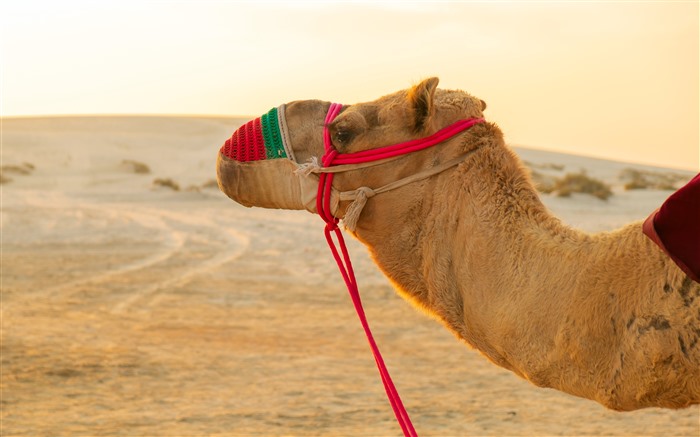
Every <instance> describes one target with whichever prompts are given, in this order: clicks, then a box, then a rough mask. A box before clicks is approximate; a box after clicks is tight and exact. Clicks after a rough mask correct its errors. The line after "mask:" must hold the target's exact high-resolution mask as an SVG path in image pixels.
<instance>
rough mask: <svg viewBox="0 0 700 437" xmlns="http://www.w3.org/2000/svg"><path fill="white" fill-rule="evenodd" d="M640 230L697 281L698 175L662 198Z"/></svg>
mask: <svg viewBox="0 0 700 437" xmlns="http://www.w3.org/2000/svg"><path fill="white" fill-rule="evenodd" d="M642 229H643V231H644V234H646V235H647V236H648V237H649V238H651V240H652V241H653V242H654V243H656V244H657V245H659V247H661V249H663V251H664V252H666V254H667V255H668V256H669V257H671V259H672V260H673V261H674V262H675V263H676V264H677V265H678V267H680V268H681V270H683V271H684V272H685V273H686V274H687V275H688V276H689V277H690V278H691V279H692V280H694V281H695V282H700V173H698V174H697V175H696V176H695V177H694V178H693V179H692V180H691V181H690V182H688V183H687V184H686V185H685V186H683V187H682V188H680V189H679V190H678V191H676V192H675V193H673V194H672V195H671V196H670V197H669V198H668V199H666V201H665V202H664V203H663V204H662V205H661V207H660V208H659V209H657V210H656V211H654V212H653V213H652V214H651V215H650V216H649V217H648V218H647V219H646V221H645V222H644V226H643V228H642Z"/></svg>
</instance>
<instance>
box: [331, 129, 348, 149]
mask: <svg viewBox="0 0 700 437" xmlns="http://www.w3.org/2000/svg"><path fill="white" fill-rule="evenodd" d="M352 137H353V134H352V132H351V131H349V130H338V131H336V132H335V134H333V142H334V143H336V144H339V145H347V144H348V143H349V142H350V140H352Z"/></svg>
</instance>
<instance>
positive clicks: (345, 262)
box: [316, 103, 418, 437]
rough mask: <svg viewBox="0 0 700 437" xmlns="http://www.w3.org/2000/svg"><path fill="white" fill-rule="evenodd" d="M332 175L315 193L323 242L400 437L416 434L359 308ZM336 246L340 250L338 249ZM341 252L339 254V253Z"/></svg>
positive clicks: (329, 157)
mask: <svg viewBox="0 0 700 437" xmlns="http://www.w3.org/2000/svg"><path fill="white" fill-rule="evenodd" d="M342 107H343V106H342V105H340V104H337V103H333V104H331V107H330V109H329V110H328V114H326V120H325V127H324V130H323V144H324V148H325V154H324V155H323V158H322V162H323V166H324V167H329V166H331V165H333V164H335V162H334V160H335V159H336V157H337V156H338V152H337V151H336V150H335V149H334V148H333V145H332V143H331V139H330V132H329V131H328V124H330V123H331V122H332V121H333V119H334V118H335V117H336V116H337V115H338V113H340V110H341V109H342ZM333 176H334V175H333V174H332V173H321V174H320V175H319V183H318V195H317V196H316V210H317V211H318V214H319V215H320V216H321V218H322V219H323V220H324V221H325V222H326V228H325V230H324V234H325V236H326V241H327V242H328V247H329V248H330V249H331V253H332V254H333V258H334V259H335V262H336V264H338V269H339V270H340V274H341V275H342V276H343V281H345V285H346V286H347V288H348V292H349V293H350V298H351V299H352V303H353V305H354V306H355V311H356V312H357V316H358V317H359V319H360V323H361V324H362V328H363V329H364V331H365V335H366V336H367V341H368V342H369V345H370V348H371V349H372V355H374V361H375V362H376V363H377V368H378V369H379V374H380V375H381V377H382V382H383V383H384V390H385V391H386V395H387V397H388V398H389V402H390V403H391V408H392V409H393V410H394V415H395V416H396V420H397V421H398V422H399V425H400V426H401V430H402V431H403V434H404V436H406V437H417V436H418V434H417V433H416V430H415V428H414V427H413V424H412V423H411V418H410V417H409V416H408V412H407V411H406V408H405V407H404V406H403V402H401V397H400V396H399V392H398V391H397V390H396V386H395V385H394V382H393V381H392V380H391V376H390V375H389V370H388V369H387V368H386V364H385V363H384V359H383V358H382V354H381V352H380V351H379V347H378V346H377V343H376V342H375V340H374V336H373V335H372V331H371V329H370V327H369V323H368V321H367V316H366V315H365V311H364V308H363V307H362V300H361V299H360V292H359V289H358V287H357V279H356V278H355V272H354V271H353V268H352V263H351V261H350V254H349V253H348V249H347V246H346V245H345V240H344V239H343V234H342V232H341V231H340V229H339V228H338V221H339V220H338V219H337V218H336V217H334V216H333V214H332V213H331V187H332V184H333ZM332 233H335V236H336V239H337V240H338V245H337V246H336V243H335V241H334V240H333V235H332ZM338 247H340V252H339V251H338ZM341 254H342V256H341Z"/></svg>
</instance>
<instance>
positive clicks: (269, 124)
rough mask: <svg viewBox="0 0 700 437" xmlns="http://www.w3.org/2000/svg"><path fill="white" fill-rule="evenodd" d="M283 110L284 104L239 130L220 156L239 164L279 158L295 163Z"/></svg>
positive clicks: (223, 147) (224, 146)
mask: <svg viewBox="0 0 700 437" xmlns="http://www.w3.org/2000/svg"><path fill="white" fill-rule="evenodd" d="M284 108H285V105H281V106H279V107H277V108H272V109H270V110H269V111H268V112H267V113H266V114H264V115H263V116H261V117H258V118H256V119H255V120H251V121H249V122H247V123H245V124H244V125H242V126H241V127H239V128H238V129H236V131H235V132H234V133H233V135H231V138H229V139H228V140H226V142H225V143H224V145H223V146H222V147H221V153H222V154H223V155H225V156H227V157H229V158H231V159H233V160H234V161H238V162H250V161H262V160H265V159H277V158H289V159H292V160H294V153H293V151H292V148H291V147H290V145H289V135H288V132H287V123H286V120H285V117H284Z"/></svg>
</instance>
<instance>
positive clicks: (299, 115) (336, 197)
mask: <svg viewBox="0 0 700 437" xmlns="http://www.w3.org/2000/svg"><path fill="white" fill-rule="evenodd" d="M437 85H438V79H437V78H430V79H426V80H424V81H422V82H421V83H419V84H418V85H416V86H414V87H412V88H409V89H406V90H402V91H398V92H395V93H393V94H389V95H386V96H384V97H381V98H379V99H377V100H374V101H371V102H366V103H358V104H354V105H343V106H342V109H341V111H340V113H339V115H338V116H337V117H336V118H335V119H334V120H333V121H332V122H331V123H329V125H328V132H329V134H330V140H331V143H332V147H333V148H334V149H335V150H337V151H338V153H342V154H347V153H355V152H360V151H365V150H370V149H375V148H379V147H383V146H388V145H392V144H397V143H402V142H406V141H410V140H414V139H418V138H423V137H426V136H429V135H431V134H434V133H435V132H437V131H438V130H440V129H442V128H444V127H446V126H449V125H450V124H452V123H454V122H456V121H458V120H463V119H468V118H479V117H482V111H483V110H484V109H485V107H486V104H485V103H484V102H483V101H482V100H479V99H477V98H475V97H472V96H470V95H469V94H467V93H465V92H463V91H452V90H441V89H437ZM330 107H331V103H330V102H324V101H320V100H303V101H294V102H291V103H287V104H283V105H281V106H279V107H276V108H273V109H272V110H270V111H269V112H268V113H266V114H265V115H263V116H261V117H259V118H256V119H254V120H252V121H249V122H247V123H245V124H244V125H242V126H241V127H240V128H238V129H237V130H236V131H235V132H234V134H233V135H232V136H231V138H229V139H228V140H227V141H226V142H225V144H224V145H223V146H222V147H221V149H220V151H219V155H218V161H217V176H218V181H219V187H220V188H221V190H222V191H223V192H224V193H225V194H226V195H227V196H229V197H230V198H231V199H233V200H235V201H236V202H238V203H240V204H242V205H245V206H248V207H250V206H258V207H264V208H280V209H292V210H304V209H305V210H308V211H310V212H316V193H317V186H318V181H319V177H318V175H317V174H314V173H313V172H309V171H304V170H305V168H308V166H309V165H311V164H309V163H313V162H316V163H318V162H319V160H320V159H321V157H322V156H323V155H324V141H323V136H324V126H325V121H324V120H325V119H326V114H327V113H328V111H329V108H330ZM447 143H449V144H440V145H438V146H437V147H433V148H431V149H430V150H425V151H421V152H418V153H415V154H412V155H410V156H406V157H402V158H401V159H396V160H391V162H386V163H381V164H380V165H373V166H371V167H368V168H362V169H357V170H352V171H347V172H343V173H338V174H336V175H335V178H334V181H333V195H332V213H333V215H334V216H335V217H337V218H339V219H342V218H343V217H344V215H345V213H346V210H347V208H348V205H349V204H350V202H349V201H347V200H344V199H343V197H342V196H341V195H340V193H342V192H349V191H352V190H356V189H357V188H358V187H362V186H366V187H379V186H383V185H386V184H389V183H391V182H392V181H395V180H397V179H400V178H404V177H406V176H407V175H411V174H414V173H416V172H420V171H421V170H424V169H426V168H429V167H432V166H435V165H437V164H438V163H439V162H440V161H442V160H448V159H451V158H453V157H454V156H455V155H458V154H459V153H463V152H465V150H464V148H465V147H467V146H465V144H464V143H465V142H464V141H461V142H460V141H448V142H447ZM458 143H461V144H458ZM317 166H318V164H317ZM401 191H402V190H396V192H392V193H391V194H392V195H393V196H401ZM416 191H417V190H416V189H415V187H414V189H412V190H411V193H413V194H412V195H417V194H416ZM418 191H419V190H418ZM404 194H405V193H404ZM386 197H387V198H388V197H389V193H387V194H386ZM375 203H378V202H375V201H370V202H368V205H367V206H368V208H367V209H366V210H365V213H363V217H364V216H369V215H370V214H369V211H368V210H369V209H373V208H374V207H373V206H371V205H373V204H375Z"/></svg>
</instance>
